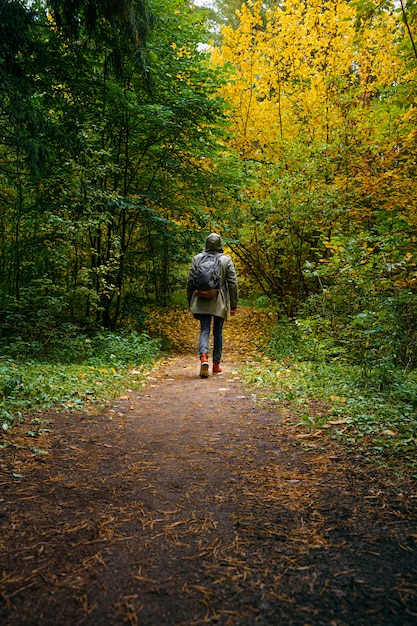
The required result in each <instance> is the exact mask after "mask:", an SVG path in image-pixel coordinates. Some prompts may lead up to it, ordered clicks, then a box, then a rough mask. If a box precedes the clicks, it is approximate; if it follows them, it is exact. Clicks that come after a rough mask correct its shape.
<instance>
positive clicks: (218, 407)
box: [0, 309, 417, 626]
mask: <svg viewBox="0 0 417 626" xmlns="http://www.w3.org/2000/svg"><path fill="white" fill-rule="evenodd" d="M272 322H273V320H271V318H270V316H268V314H265V313H262V312H258V311H252V310H250V309H244V310H243V311H241V312H240V314H239V316H236V317H235V318H233V319H232V320H231V321H230V322H229V323H228V324H227V325H226V327H225V348H224V356H225V358H224V373H223V374H222V375H220V376H210V377H209V378H208V379H207V380H201V379H200V378H199V377H198V361H197V359H196V355H195V351H196V350H195V344H196V337H197V332H198V329H197V326H196V323H195V322H194V320H192V318H191V320H190V317H189V316H188V317H187V316H186V315H185V314H183V318H181V317H180V316H179V315H178V313H177V312H174V314H173V316H172V318H169V319H167V315H165V316H161V317H160V318H159V319H158V316H157V315H156V314H155V315H154V317H153V320H152V324H153V325H154V330H155V328H159V329H160V332H161V334H164V333H166V332H168V331H169V333H171V334H172V337H173V339H171V340H170V341H168V339H167V343H170V347H171V350H172V352H171V356H169V357H166V358H165V360H164V361H162V362H161V363H159V364H157V365H156V366H155V368H154V369H153V370H152V372H151V373H150V376H149V377H148V383H147V385H146V386H145V388H144V389H143V390H142V391H141V392H136V391H132V392H129V393H127V394H124V396H123V397H122V398H119V399H118V400H117V401H115V402H114V404H113V406H112V407H109V408H108V410H107V411H105V412H102V413H100V414H89V415H86V414H79V415H77V414H71V415H68V414H65V413H48V415H47V417H48V420H49V424H48V426H49V427H48V432H47V433H43V434H40V436H39V437H38V443H39V450H42V451H45V452H48V454H41V453H39V454H38V453H36V451H34V450H33V445H32V444H33V439H30V435H28V434H27V432H25V428H26V431H27V425H26V426H25V424H24V423H22V424H21V426H20V430H19V428H17V429H16V430H15V431H14V432H13V433H8V434H7V440H8V443H9V445H8V446H7V447H4V448H3V449H2V452H1V468H2V477H1V479H0V480H1V495H0V503H1V508H0V521H1V536H0V542H1V544H0V548H1V552H0V553H1V557H0V559H1V563H0V565H1V567H0V572H1V575H0V580H1V585H0V589H1V596H0V598H1V600H0V621H1V622H2V623H5V624H7V625H8V626H14V625H17V624H19V625H23V624H28V625H29V624H37V625H39V626H49V625H51V626H52V625H53V626H56V625H57V624H60V625H66V624H69V625H76V624H77V625H78V624H86V625H88V626H94V625H97V626H107V625H109V626H111V625H119V624H120V625H122V624H131V625H138V626H139V625H142V626H164V625H165V626H180V625H182V626H192V625H198V624H218V625H222V626H234V625H236V626H240V625H242V626H246V625H252V624H253V625H255V624H260V625H264V626H272V625H275V624H285V625H289V626H291V625H294V626H295V625H297V626H299V625H300V626H301V625H302V626H304V625H305V626H308V625H326V626H327V625H332V626H343V625H350V624H355V626H356V625H358V626H360V625H363V626H365V625H366V626H368V625H369V624H371V625H372V624H374V625H375V626H377V625H378V626H380V625H387V626H388V625H389V626H392V625H397V624H398V625H401V626H404V625H405V626H406V625H411V624H415V623H416V620H417V576H416V574H417V558H416V542H417V533H416V531H415V521H416V504H417V503H416V500H417V498H416V497H415V483H414V481H413V479H412V477H407V476H405V475H404V474H401V475H400V474H398V475H394V474H393V473H392V472H391V473H390V472H388V470H387V469H385V468H383V467H378V466H375V465H372V464H369V463H367V462H365V460H364V459H363V458H361V456H360V454H356V455H352V454H351V453H348V452H347V451H346V450H345V449H344V448H343V446H342V444H341V443H340V442H337V441H335V440H332V439H331V438H330V437H326V431H323V430H321V431H318V432H316V433H314V436H313V435H312V434H310V433H307V434H306V433H305V431H303V430H302V428H301V427H299V426H297V420H296V419H294V420H293V419H292V418H291V415H288V414H281V413H278V412H277V410H276V408H274V407H273V406H272V405H271V404H268V403H264V402H263V403H260V404H259V403H257V402H256V401H255V399H256V398H254V396H253V394H252V392H251V390H250V389H247V388H245V387H244V385H243V384H242V382H241V381H240V376H239V368H240V366H241V364H242V362H244V361H245V360H246V359H249V360H250V359H253V358H257V355H259V354H260V352H261V350H262V346H263V345H264V344H265V342H266V338H267V334H268V328H269V326H270V324H271V323H272ZM158 324H159V326H158ZM193 342H194V343H193ZM28 419H29V418H28ZM31 442H32V443H31Z"/></svg>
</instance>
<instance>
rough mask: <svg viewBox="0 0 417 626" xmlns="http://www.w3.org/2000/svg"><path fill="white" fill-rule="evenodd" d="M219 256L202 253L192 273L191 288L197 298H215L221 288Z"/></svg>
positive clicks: (212, 253) (211, 253)
mask: <svg viewBox="0 0 417 626" xmlns="http://www.w3.org/2000/svg"><path fill="white" fill-rule="evenodd" d="M220 257H221V254H218V253H216V252H203V254H202V257H201V259H200V261H199V263H198V266H197V269H196V271H195V273H194V279H193V287H194V293H195V294H196V296H197V297H198V298H205V299H211V298H215V297H216V296H217V294H218V293H219V290H220V287H221V284H220V283H221V265H222V264H221V261H220Z"/></svg>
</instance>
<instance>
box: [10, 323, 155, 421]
mask: <svg viewBox="0 0 417 626" xmlns="http://www.w3.org/2000/svg"><path fill="white" fill-rule="evenodd" d="M64 339H65V340H64ZM1 348H2V350H1V352H2V354H1V356H0V428H1V429H3V430H4V431H5V430H8V429H9V428H10V427H11V425H12V423H13V422H14V421H15V420H16V419H19V418H20V417H21V416H22V415H23V413H24V412H29V411H30V412H36V411H45V410H47V409H61V410H71V411H75V410H77V411H82V410H85V409H87V408H90V407H91V406H92V405H96V406H101V405H105V404H106V403H108V402H109V401H110V400H111V399H113V398H115V397H117V396H119V395H120V394H121V393H123V391H124V390H126V389H127V388H131V389H135V388H140V387H141V386H142V384H143V380H144V375H145V373H146V370H147V369H149V367H150V365H151V364H152V362H153V361H154V360H155V358H156V357H157V355H158V353H159V341H158V340H156V339H150V338H149V337H148V336H147V335H146V334H139V333H137V332H120V333H109V332H99V333H96V334H94V335H92V336H87V335H82V334H77V335H76V336H68V335H66V337H65V338H63V337H61V343H59V342H58V341H57V340H56V341H55V345H49V346H48V348H46V346H45V345H44V344H42V345H37V344H34V343H33V342H28V341H23V340H21V339H19V340H16V341H14V342H9V343H8V344H7V345H6V344H4V345H3V346H2V347H1Z"/></svg>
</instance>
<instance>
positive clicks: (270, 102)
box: [0, 0, 417, 407]
mask: <svg viewBox="0 0 417 626" xmlns="http://www.w3.org/2000/svg"><path fill="white" fill-rule="evenodd" d="M0 30H1V40H0V81H1V82H0V103H1V133H0V206H1V213H0V220H1V221H0V263H1V276H0V324H1V341H2V345H3V353H4V354H5V357H4V358H6V356H7V355H9V356H10V355H12V356H13V357H14V358H16V357H17V356H18V355H21V356H22V355H24V354H27V353H28V351H32V352H33V351H34V350H35V348H36V350H37V351H38V353H42V351H44V350H45V347H46V346H49V347H50V346H53V345H59V340H60V341H64V343H65V342H67V341H68V338H69V337H77V336H79V335H80V333H85V332H87V330H88V332H91V331H93V330H97V331H100V332H103V331H112V332H115V331H118V330H120V329H129V330H133V331H135V332H136V331H138V332H141V331H142V330H143V322H144V319H145V317H146V315H147V313H146V311H147V310H149V307H151V308H152V307H153V308H155V307H166V306H171V307H172V306H173V305H175V306H185V293H184V283H185V278H186V276H187V271H188V267H189V262H190V259H191V256H192V254H194V253H195V252H196V251H198V250H200V249H201V246H202V243H203V242H204V238H205V236H206V235H207V234H208V233H209V232H211V231H213V230H215V231H217V232H219V233H220V234H221V235H222V236H223V237H224V240H225V241H226V242H227V246H228V251H229V252H230V254H231V255H232V256H233V259H234V260H235V262H236V266H237V268H238V272H239V278H240V290H241V297H242V298H243V300H244V301H246V302H250V303H251V305H252V306H258V307H263V308H266V309H268V310H270V311H272V312H273V314H274V315H275V314H276V325H277V329H276V334H275V339H274V342H273V346H272V347H273V349H275V351H276V354H277V355H280V356H283V355H284V356H285V353H286V352H287V355H288V353H289V352H291V354H293V355H294V354H295V353H296V352H297V349H300V347H299V346H298V343H297V342H299V341H300V338H303V339H304V340H305V341H306V343H305V345H307V346H309V347H308V350H309V355H308V356H309V357H311V355H312V354H314V355H315V356H317V354H318V353H320V354H321V355H322V356H323V358H324V359H325V360H326V361H327V362H329V361H331V362H332V363H333V364H334V363H339V362H343V363H346V364H349V365H352V366H353V367H358V368H359V369H360V372H361V374H364V373H365V374H366V375H367V376H368V378H369V380H372V381H373V383H374V384H375V385H376V388H378V389H379V390H381V389H387V388H388V387H389V388H391V389H392V386H393V384H394V383H395V384H396V385H397V390H398V389H400V392H399V393H400V396H401V399H402V400H404V401H407V402H408V403H411V405H412V406H413V407H414V400H415V387H416V383H415V379H416V376H415V372H416V364H417V313H416V311H417V306H416V304H417V298H416V294H417V290H416V281H417V266H416V252H415V251H416V222H417V213H416V211H417V206H416V200H417V185H416V180H417V163H416V154H417V107H416V95H417V3H416V2H415V0H408V1H406V0H399V2H394V1H391V0H383V1H382V2H373V1H372V0H358V1H357V2H348V1H347V0H304V1H303V2H299V1H295V0H289V2H287V3H280V2H275V1H273V0H269V1H268V2H259V1H257V0H254V1H252V0H249V1H248V2H246V3H242V2H240V1H236V0H229V1H227V0H217V1H215V0H213V2H198V3H197V2H196V3H193V2H192V0H158V1H157V0H96V1H93V0H33V1H30V0H27V1H26V2H25V1H23V0H21V1H19V0H0ZM83 336H84V335H83ZM63 338H64V339H63ZM284 338H285V339H284ZM57 342H58V343H57ZM296 344H297V345H296ZM11 345H13V346H15V348H14V350H12V349H11V348H10V346H11ZM16 346H18V347H16ZM4 362H5V361H4ZM9 365H10V364H9ZM9 365H8V366H7V367H9ZM4 367H6V365H4ZM9 370H10V368H9V369H8V370H7V371H8V375H9V373H10V372H9ZM405 378H407V380H405ZM6 391H7V390H6ZM6 391H4V390H3V394H5V395H7V393H6ZM413 398H414V400H413Z"/></svg>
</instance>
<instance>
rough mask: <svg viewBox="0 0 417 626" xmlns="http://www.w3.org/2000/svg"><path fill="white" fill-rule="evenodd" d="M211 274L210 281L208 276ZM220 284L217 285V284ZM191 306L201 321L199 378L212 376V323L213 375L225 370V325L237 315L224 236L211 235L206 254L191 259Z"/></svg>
mask: <svg viewBox="0 0 417 626" xmlns="http://www.w3.org/2000/svg"><path fill="white" fill-rule="evenodd" d="M210 271H211V279H210V280H208V278H207V277H208V274H209V273H210ZM216 281H217V282H216ZM187 296H188V305H189V307H190V311H191V313H192V314H193V315H194V317H195V318H196V319H199V320H200V337H199V341H198V350H199V354H200V376H201V378H207V377H208V375H209V362H208V355H209V347H210V345H209V344H210V327H211V324H212V321H213V374H219V373H220V372H221V371H222V368H221V367H220V361H221V357H222V349H223V324H224V322H225V320H227V319H228V317H229V314H230V315H234V314H235V313H236V307H237V302H238V281H237V276H236V270H235V267H234V265H233V261H232V259H231V258H230V256H228V255H227V254H224V253H223V243H222V240H221V237H220V236H219V235H217V234H216V233H212V234H211V235H209V236H208V237H207V240H206V247H205V249H204V251H203V252H200V253H199V254H196V255H195V257H194V258H193V260H192V264H191V268H190V272H189V275H188V281H187Z"/></svg>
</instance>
